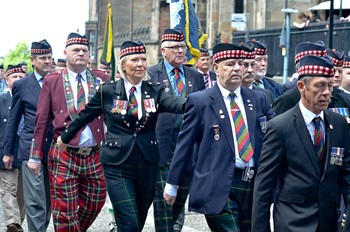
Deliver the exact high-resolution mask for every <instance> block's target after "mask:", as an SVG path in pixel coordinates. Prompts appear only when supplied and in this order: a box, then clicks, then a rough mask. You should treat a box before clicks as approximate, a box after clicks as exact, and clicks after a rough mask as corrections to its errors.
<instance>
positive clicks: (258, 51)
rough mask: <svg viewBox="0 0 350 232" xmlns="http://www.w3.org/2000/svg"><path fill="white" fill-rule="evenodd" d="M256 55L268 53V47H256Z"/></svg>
mask: <svg viewBox="0 0 350 232" xmlns="http://www.w3.org/2000/svg"><path fill="white" fill-rule="evenodd" d="M254 51H255V55H266V54H267V49H263V48H255V49H254Z"/></svg>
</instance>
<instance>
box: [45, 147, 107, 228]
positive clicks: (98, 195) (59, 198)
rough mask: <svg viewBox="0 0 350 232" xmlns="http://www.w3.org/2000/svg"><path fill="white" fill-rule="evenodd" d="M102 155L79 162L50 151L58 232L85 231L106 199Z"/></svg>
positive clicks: (54, 220) (54, 149)
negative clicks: (100, 160) (100, 158)
mask: <svg viewBox="0 0 350 232" xmlns="http://www.w3.org/2000/svg"><path fill="white" fill-rule="evenodd" d="M99 155H100V153H96V154H95V155H92V156H91V157H87V158H80V157H77V156H73V155H71V154H69V153H68V152H66V151H62V150H60V149H57V148H54V147H51V149H50V152H49V157H50V162H49V175H50V192H51V208H52V218H53V224H54V228H55V231H60V232H65V231H67V232H68V231H69V232H70V231H86V230H87V229H88V228H89V227H90V226H91V225H92V223H93V222H94V221H95V219H96V217H97V216H98V214H99V212H100V211H101V209H102V207H103V205H104V203H105V199H106V184H105V179H104V175H103V171H102V164H101V163H100V162H99V161H98V158H99Z"/></svg>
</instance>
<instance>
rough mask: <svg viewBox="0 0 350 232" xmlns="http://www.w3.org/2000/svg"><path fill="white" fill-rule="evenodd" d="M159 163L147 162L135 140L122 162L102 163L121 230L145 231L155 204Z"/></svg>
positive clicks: (119, 229) (118, 226)
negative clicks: (150, 210) (149, 210)
mask: <svg viewBox="0 0 350 232" xmlns="http://www.w3.org/2000/svg"><path fill="white" fill-rule="evenodd" d="M157 169H158V162H156V163H150V162H148V161H147V160H146V159H145V157H144V155H143V154H142V152H141V151H140V149H139V147H138V145H137V144H136V143H135V145H134V147H133V150H132V151H131V153H130V155H129V157H128V158H127V159H126V160H125V161H124V162H123V163H122V164H120V165H109V164H103V171H104V174H105V178H106V184H107V191H108V195H109V198H110V200H111V203H112V206H113V211H114V216H115V220H116V223H117V229H118V231H130V232H131V231H133V232H140V231H142V229H143V227H144V225H145V222H146V218H147V213H148V209H149V207H150V206H151V204H152V201H153V197H154V189H155V184H156V178H157Z"/></svg>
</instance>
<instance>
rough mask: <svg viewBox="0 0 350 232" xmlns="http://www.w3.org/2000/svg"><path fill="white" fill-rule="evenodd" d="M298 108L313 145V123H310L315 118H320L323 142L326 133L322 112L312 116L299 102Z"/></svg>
mask: <svg viewBox="0 0 350 232" xmlns="http://www.w3.org/2000/svg"><path fill="white" fill-rule="evenodd" d="M299 108H300V111H301V114H302V115H303V118H304V122H305V125H306V127H307V130H308V131H309V135H310V138H311V140H312V143H313V144H314V133H315V123H314V122H313V121H312V120H313V119H314V118H316V117H321V119H322V121H321V130H322V135H323V141H325V137H326V133H325V124H324V112H323V111H321V113H319V114H317V115H316V114H314V113H312V112H311V111H310V110H308V109H306V107H305V106H304V105H303V103H302V102H301V101H299Z"/></svg>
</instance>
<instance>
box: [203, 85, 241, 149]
mask: <svg viewBox="0 0 350 232" xmlns="http://www.w3.org/2000/svg"><path fill="white" fill-rule="evenodd" d="M207 91H208V93H209V96H210V98H211V99H210V100H211V104H210V105H211V108H212V109H213V112H214V115H215V116H216V117H217V119H218V122H219V124H220V125H219V127H220V130H221V132H222V134H223V135H224V137H225V138H226V140H227V142H228V144H229V145H230V149H231V151H232V154H235V146H234V143H233V134H232V127H231V122H230V117H231V115H229V113H228V112H227V109H226V105H225V102H224V100H223V97H222V94H221V91H220V89H219V87H218V86H217V85H215V86H214V87H213V88H211V89H208V90H207Z"/></svg>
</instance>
